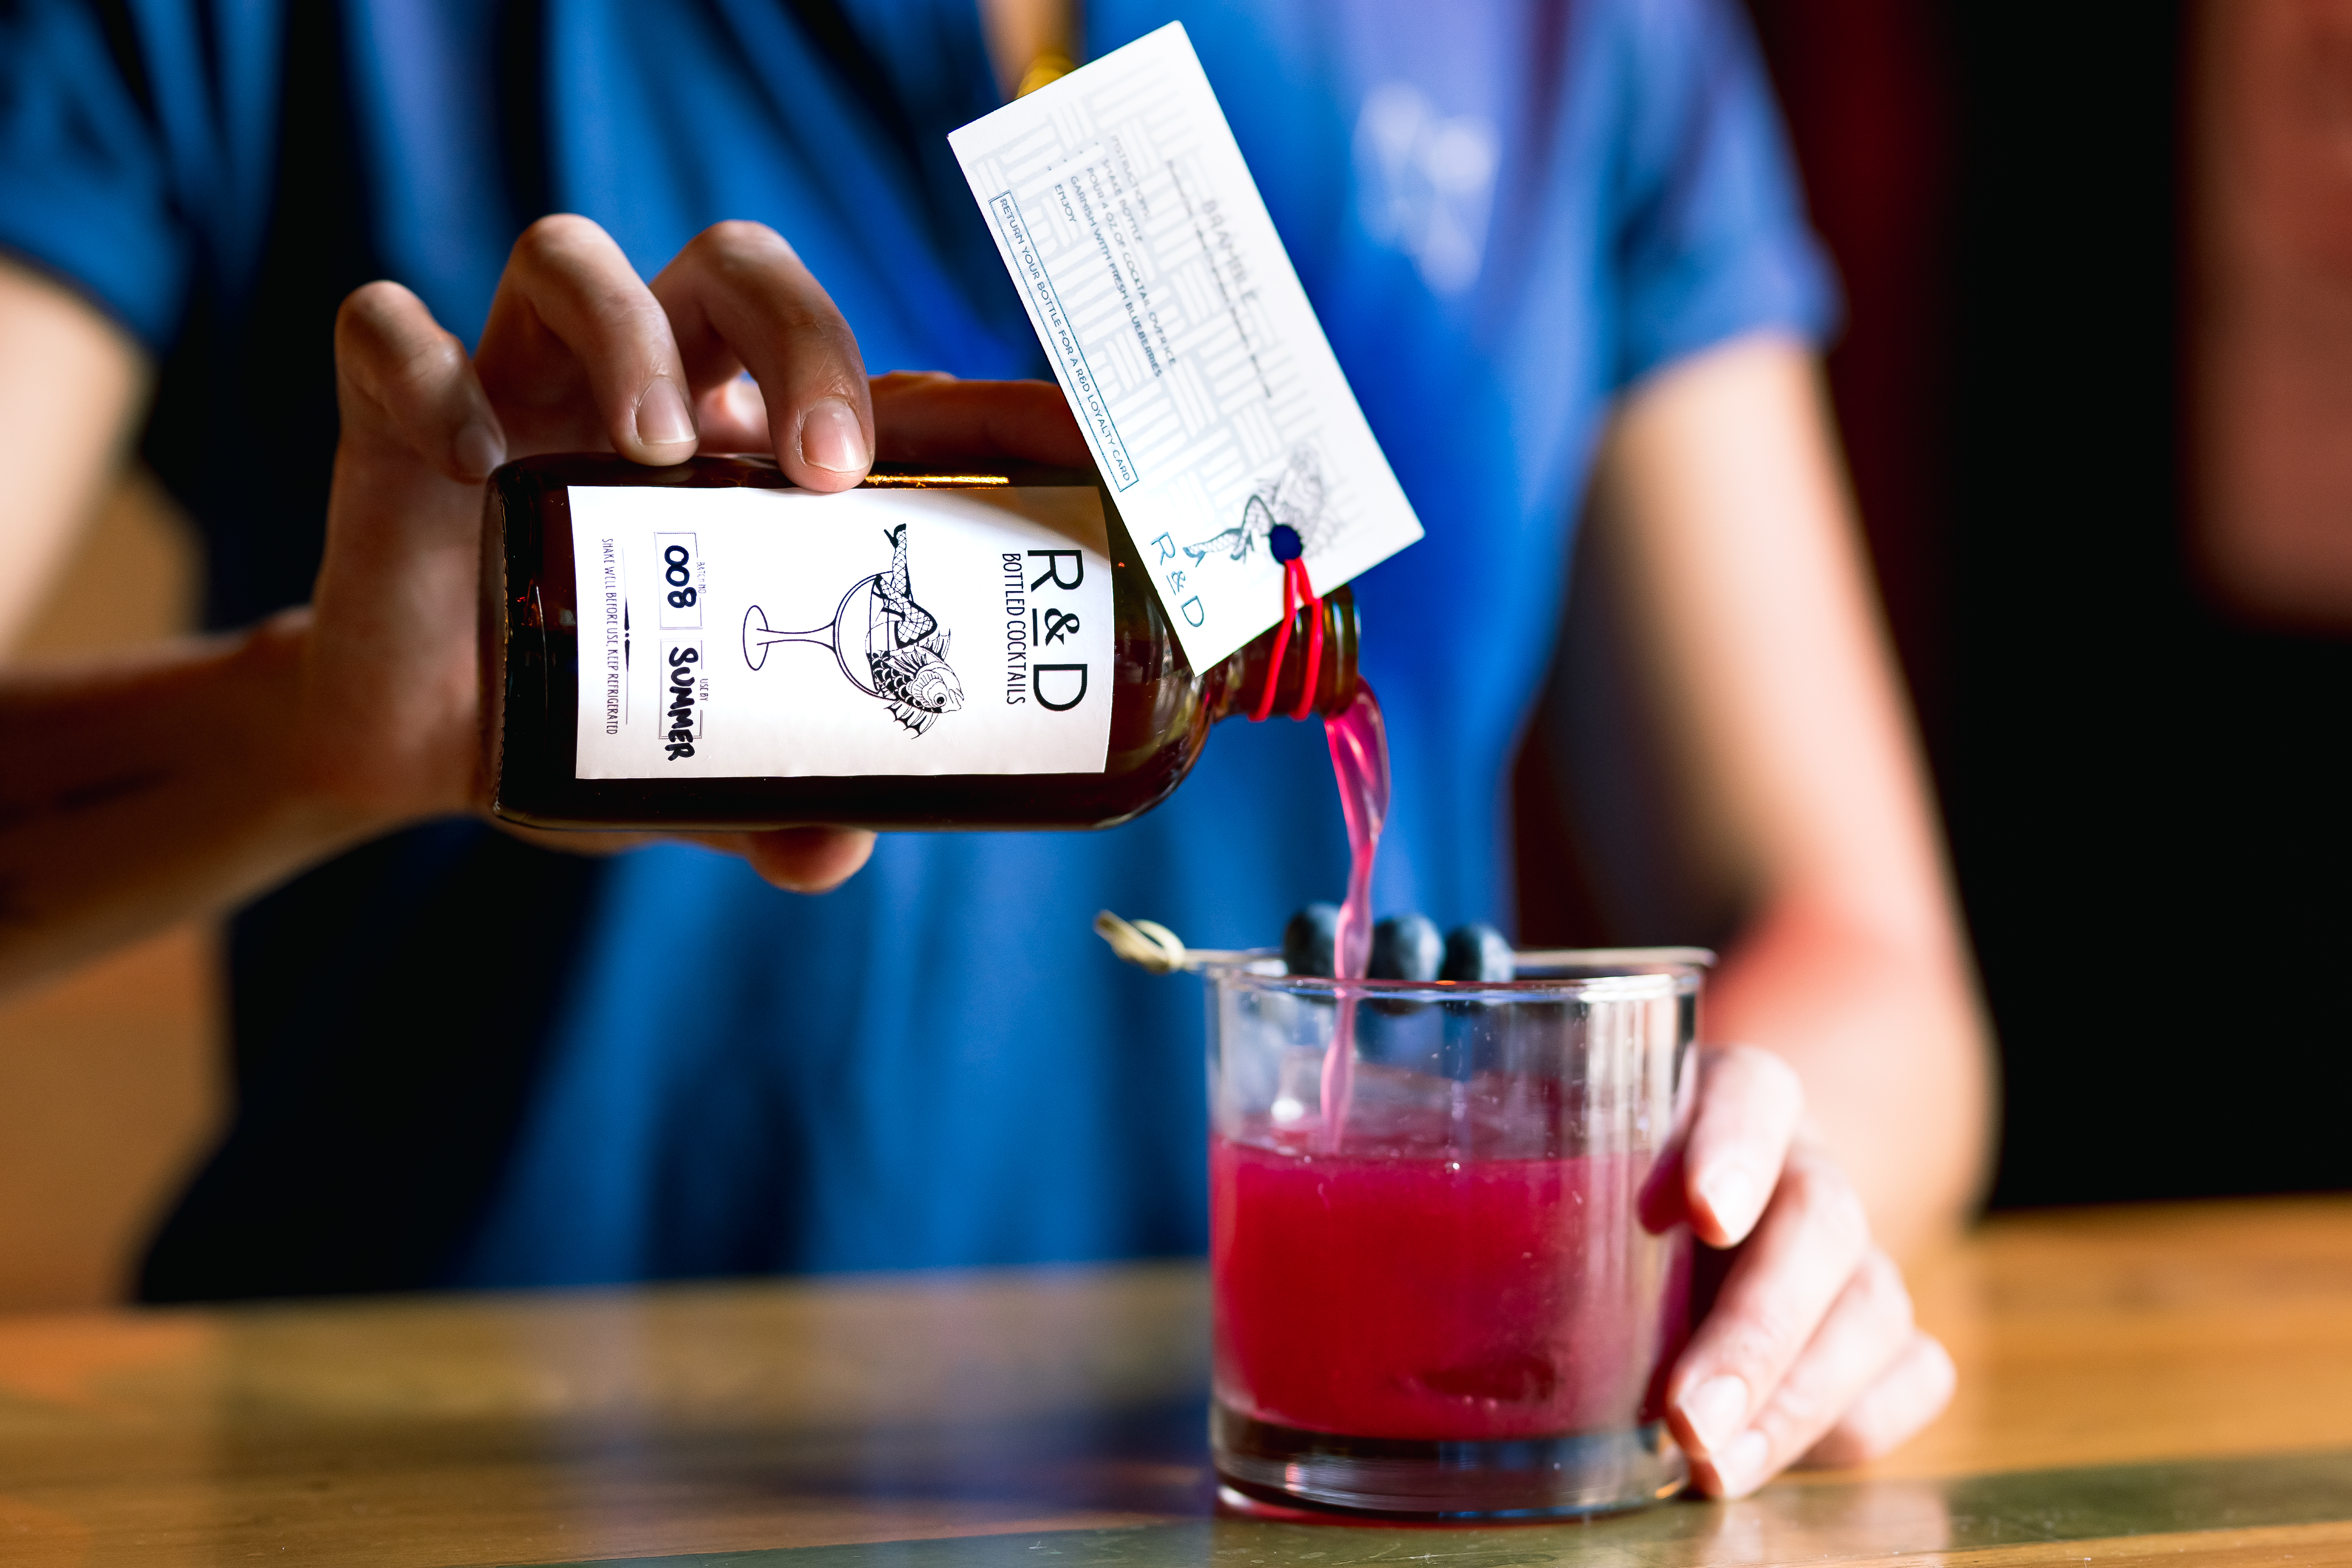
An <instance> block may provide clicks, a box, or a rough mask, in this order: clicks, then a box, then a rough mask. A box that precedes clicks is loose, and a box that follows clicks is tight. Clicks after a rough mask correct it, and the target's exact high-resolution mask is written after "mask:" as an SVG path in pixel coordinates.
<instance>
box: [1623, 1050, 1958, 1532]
mask: <svg viewBox="0 0 2352 1568" xmlns="http://www.w3.org/2000/svg"><path fill="white" fill-rule="evenodd" d="M1803 1110H1804V1091H1803V1090H1802V1089H1801V1088H1800V1087H1799V1084H1798V1081H1797V1075H1796V1073H1795V1072H1794V1071H1793V1070H1791V1069H1790V1068H1789V1066H1788V1065H1787V1064H1786V1063H1784V1062H1782V1061H1781V1060H1780V1058H1778V1057H1776V1056H1774V1055H1772V1054H1771V1053H1770V1052H1769V1051H1765V1050H1761V1049H1759V1048H1758V1047H1753V1046H1732V1047H1722V1048H1717V1049H1709V1050H1705V1051H1702V1052H1701V1053H1700V1059H1699V1084H1698V1100H1697V1105H1696V1110H1695V1111H1694V1114H1693V1116H1692V1119H1691V1125H1690V1129H1689V1132H1688V1134H1687V1136H1686V1137H1685V1141H1684V1143H1683V1148H1682V1152H1681V1161H1682V1167H1681V1173H1680V1174H1681V1182H1680V1192H1679V1195H1680V1197H1681V1200H1682V1207H1683V1215H1684V1216H1685V1217H1687V1218H1688V1220H1689V1222H1690V1226H1691V1231H1692V1234H1693V1235H1694V1236H1696V1237H1697V1238H1698V1240H1699V1241H1700V1242H1702V1243H1703V1244H1705V1245H1706V1246H1708V1247H1717V1248H1725V1249H1730V1250H1731V1253H1732V1256H1731V1257H1730V1258H1729V1260H1728V1267H1727V1270H1726V1271H1725V1272H1724V1274H1723V1282H1722V1288H1721V1289H1720V1290H1719V1291H1718V1292H1717V1295H1716V1298H1715V1303H1714V1306H1713V1308H1712V1310H1709V1311H1708V1313H1707V1315H1706V1319H1705V1320H1704V1321H1702V1322H1700V1323H1699V1325H1698V1327H1697V1329H1696V1331H1695V1332H1694V1333H1693V1335H1692V1336H1691V1342H1690V1343H1689V1345H1688V1346H1687V1347H1685V1350H1684V1352H1683V1354H1682V1359H1681V1360H1680V1361H1679V1362H1677V1363H1675V1370H1674V1374H1673V1376H1672V1377H1671V1378H1670V1379H1669V1381H1668V1384H1667V1405H1668V1410H1667V1419H1668V1420H1669V1422H1670V1423H1671V1424H1672V1426H1673V1427H1674V1432H1675V1438H1676V1440H1677V1441H1679V1442H1680V1443H1681V1444H1682V1445H1683V1447H1684V1448H1685V1450H1687V1451H1688V1453H1689V1454H1690V1456H1691V1462H1692V1469H1693V1479H1694V1480H1695V1482H1696V1485H1697V1487H1698V1489H1700V1490H1701V1491H1703V1492H1706V1494H1707V1495H1709V1496H1712V1497H1740V1496H1743V1495H1745V1494H1746V1493H1748V1492H1751V1491H1753V1490H1755V1489H1757V1488H1758V1487H1759V1486H1761V1485H1763V1484H1764V1482H1765V1481H1767V1480H1769V1479H1771V1478H1772V1477H1773V1476H1775V1475H1777V1474H1779V1473H1780V1471H1781V1470H1783V1469H1785V1468H1788V1467H1789V1466H1790V1465H1792V1464H1797V1463H1811V1464H1817V1465H1850V1464H1858V1463H1860V1462H1861V1461H1863V1460H1864V1459H1867V1458H1873V1457H1874V1456H1876V1455H1879V1454H1883V1453H1885V1452H1886V1451H1887V1450H1888V1449H1890V1448H1892V1447H1895V1445H1896V1444H1898V1443H1901V1442H1902V1441H1903V1440H1904V1439H1906V1437H1909V1436H1911V1435H1912V1434H1913V1433H1915V1432H1916V1431H1918V1430H1919V1428H1920V1427H1922V1426H1926V1425H1927V1423H1928V1422H1929V1421H1931V1420H1933V1419H1934V1418H1935V1417H1936V1415H1937V1414H1938V1413H1939V1412H1941V1411H1942V1410H1943V1408H1944V1405H1946V1403H1947V1402H1948V1401H1949V1400H1950V1398H1951V1395H1952V1385H1953V1371H1952V1361H1951V1357H1950V1356H1948V1355H1947V1354H1946V1353H1945V1352H1944V1347H1943V1346H1942V1345H1940V1344H1938V1343H1937V1342H1936V1341H1935V1340H1934V1339H1933V1338H1931V1337H1930V1336H1928V1335H1927V1334H1926V1333H1924V1332H1922V1331H1920V1330H1919V1329H1917V1328H1916V1327H1915V1326H1914V1325H1913V1323H1912V1321H1911V1297H1910V1294H1909V1292H1908V1291H1906V1289H1904V1285H1903V1276H1902V1273H1901V1271H1900V1270H1899V1269H1897V1268H1895V1263H1894V1261H1893V1260H1892V1259H1891V1258H1888V1257H1887V1256H1886V1255H1885V1253H1884V1252H1881V1251H1879V1250H1878V1249H1877V1248H1876V1247H1874V1246H1872V1245H1871V1240H1870V1226H1869V1222H1868V1221H1867V1220H1866V1219H1865V1218H1864V1215H1863V1207H1862V1200H1861V1198H1860V1197H1859V1196H1857V1195H1856V1194H1855V1192H1854V1190H1853V1185H1852V1184H1850V1183H1848V1182H1847V1180H1846V1178H1845V1175H1844V1173H1843V1172H1842V1171H1840V1170H1839V1169H1838V1167H1837V1166H1836V1165H1835V1164H1834V1163H1832V1162H1831V1161H1830V1159H1829V1158H1828V1157H1827V1156H1826V1155H1824V1154H1822V1152H1819V1151H1818V1150H1815V1149H1813V1148H1811V1147H1810V1146H1808V1145H1807V1143H1806V1142H1805V1141H1804V1139H1803V1137H1802V1135H1801V1123H1802V1117H1803Z"/></svg>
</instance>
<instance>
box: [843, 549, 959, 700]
mask: <svg viewBox="0 0 2352 1568" xmlns="http://www.w3.org/2000/svg"><path fill="white" fill-rule="evenodd" d="M885 537H886V538H887V539H888V540H889V541H890V570H889V571H887V572H886V573H884V574H882V575H881V576H879V577H877V579H875V583H874V608H873V612H872V614H871V616H869V618H868V621H867V630H866V664H867V666H868V668H871V669H872V670H873V672H874V688H875V690H876V692H877V694H878V695H879V696H880V697H881V699H882V700H884V701H885V702H887V703H888V704H889V705H890V716H891V717H892V718H894V719H896V720H898V722H899V723H901V724H903V725H905V726H906V727H907V728H908V730H909V731H913V732H914V733H915V734H918V735H920V734H923V733H925V732H926V731H929V729H930V727H931V726H932V725H933V724H935V723H937V722H939V717H940V714H942V713H952V712H954V711H956V710H958V709H960V708H961V707H962V706H963V683H962V682H961V681H960V680H958V679H956V672H955V670H954V669H953V668H950V666H949V664H948V639H949V637H950V633H949V632H948V630H947V629H946V628H945V627H943V626H940V622H939V617H938V616H934V615H932V614H931V613H930V611H929V610H927V609H925V608H923V606H922V605H919V604H917V603H916V602H915V586H914V582H913V580H912V578H911V577H910V575H909V574H908V570H907V525H906V524H905V523H903V522H902V523H900V524H899V525H898V527H896V528H894V529H892V530H891V531H889V532H888V533H887V535H885Z"/></svg>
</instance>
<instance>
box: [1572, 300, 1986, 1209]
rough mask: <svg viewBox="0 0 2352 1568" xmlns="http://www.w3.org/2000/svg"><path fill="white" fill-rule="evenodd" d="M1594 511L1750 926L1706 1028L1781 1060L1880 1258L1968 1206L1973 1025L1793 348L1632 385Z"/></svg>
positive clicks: (1699, 826)
mask: <svg viewBox="0 0 2352 1568" xmlns="http://www.w3.org/2000/svg"><path fill="white" fill-rule="evenodd" d="M1599 495H1600V500H1601V506H1602V510H1603V513H1604V515H1606V516H1608V517H1610V518H1611V519H1612V525H1613V526H1615V527H1616V528H1617V529H1618V530H1619V532H1618V533H1617V534H1616V535H1615V537H1616V539H1617V540H1618V542H1620V544H1621V546H1622V569H1623V571H1624V574H1625V580H1626V582H1627V584H1628V589H1627V591H1628V593H1629V595H1630V597H1631V602H1632V606H1633V611H1634V624H1635V626H1636V627H1637V636H1639V637H1641V639H1642V646H1643V650H1644V652H1645V653H1646V655H1647V656H1648V657H1647V668H1648V670H1649V672H1650V677H1649V679H1650V682H1651V685H1650V692H1651V694H1652V696H1653V698H1654V700H1655V701H1656V702H1657V703H1658V705H1659V710H1660V711H1661V713H1662V715H1663V716H1664V729H1665V731H1666V733H1667V737H1668V745H1669V748H1670V750H1671V751H1672V752H1673V754H1674V758H1675V771H1676V773H1677V776H1678V777H1680V778H1681V779H1683V780H1685V781H1686V783H1687V785H1688V792H1687V793H1688V795H1689V797H1690V800H1691V812H1690V816H1691V819H1692V831H1693V833H1694V834H1695V836H1696V840H1697V841H1698V842H1699V843H1700V844H1701V845H1703V846H1705V847H1706V850H1707V857H1706V858H1709V859H1711V860H1713V861H1715V862H1716V863H1717V875H1718V876H1719V877H1720V878H1721V879H1722V884H1723V886H1724V888H1725V889H1727V892H1728V893H1730V894H1731V895H1732V896H1734V897H1736V898H1738V900H1740V901H1741V903H1743V904H1744V905H1745V906H1746V908H1747V909H1748V910H1749V911H1750V918H1749V921H1748V926H1747V930H1746V932H1745V934H1744V936H1743V938H1742V940H1740V941H1739V942H1736V943H1734V944H1733V946H1732V948H1731V951H1730V952H1729V954H1728V957H1727V963H1725V965H1724V967H1723V970H1722V972H1721V973H1719V974H1718V975H1717V983H1716V984H1715V985H1714V986H1713V987H1712V997H1713V999H1712V1001H1711V1003H1710V1018H1709V1021H1708V1024H1707V1034H1708V1036H1709V1037H1710V1038H1712V1039H1714V1040H1717V1041H1735V1040H1746V1041H1751V1042H1753V1043H1755V1044H1758V1045H1760V1046H1764V1047H1768V1048H1769V1049H1771V1050H1773V1051H1775V1052H1777V1053H1778V1054H1779V1055H1780V1056H1781V1057H1782V1058H1784V1059H1786V1060H1787V1061H1788V1062H1789V1063H1790V1065H1791V1066H1792V1067H1794V1068H1797V1069H1798V1072H1799V1074H1800V1076H1801V1078H1802V1079H1804V1083H1805V1090H1806V1099H1807V1103H1808V1104H1809V1105H1810V1106H1811V1125H1812V1127H1813V1129H1814V1131H1815V1134H1816V1136H1818V1138H1819V1139H1820V1140H1821V1142H1823V1143H1824V1144H1826V1145H1827V1147H1828V1149H1829V1151H1830V1152H1832V1154H1833V1155H1834V1156H1835V1157H1836V1158H1837V1159H1838V1160H1839V1161H1840V1163H1843V1165H1844V1166H1845V1168H1846V1169H1847V1170H1848V1171H1849V1172H1850V1173H1851V1174H1852V1175H1853V1181H1854V1184H1855V1186H1856V1187H1857V1188H1859V1189H1860V1191H1861V1194H1862V1195H1863V1197H1864V1201H1865V1204H1866V1205H1867V1207H1868V1208H1869V1210H1870V1214H1871V1217H1872V1220H1873V1223H1874V1228H1875V1230H1876V1233H1877V1235H1878V1237H1879V1238H1880V1242H1881V1245H1883V1246H1885V1247H1886V1248H1887V1249H1888V1250H1889V1251H1892V1252H1897V1253H1900V1252H1903V1251H1906V1250H1909V1249H1913V1248H1916V1247H1918V1246H1920V1245H1922V1244H1924V1243H1927V1242H1928V1241H1930V1240H1932V1239H1933V1238H1934V1237H1935V1236H1936V1235H1937V1233H1938V1232H1940V1231H1942V1230H1945V1229H1948V1228H1949V1227H1950V1226H1951V1225H1953V1224H1954V1223H1955V1222H1956V1221H1958V1219H1959V1218H1961V1217H1962V1216H1964V1215H1966V1213H1967V1212H1968V1209H1969V1205H1971V1204H1972V1203H1973V1201H1974V1199H1975V1197H1976V1194H1977V1192H1978V1189H1979V1185H1980V1184H1981V1183H1982V1181H1983V1176H1984V1170H1985V1165H1986V1157H1987V1151H1988V1148H1989V1146H1990V1140H1991V1123H1992V1096H1991V1093H1990V1081H1991V1077H1992V1068H1991V1065H1990V1064H1991V1061H1992V1050H1991V1044H1990V1030H1989V1029H1988V1028H1987V1026H1986V1024H1985V1022H1984V1018H1983V1016H1982V1012H1981V1008H1980V1006H1979V1003H1978V1001H1977V997H1976V991H1975V983H1974V977H1973V974H1972V972H1971V969H1970V964H1969V957H1968V947H1967V939H1966V937H1965V935H1964V934H1963V932H1962V930H1961V925H1960V919H1959V914H1958V907H1957V900H1955V899H1954V898H1953V896H1952V892H1951V888H1950V879H1949V876H1948V872H1947V870H1946V868H1945V863H1944V858H1943V856H1942V854H1941V852H1940V848H1939V839H1940V833H1939V829H1938V826H1937V821H1936V812H1935V806H1934V803H1933V798H1932V795H1931V793H1930V790H1929V787H1928V784H1927V776H1926V767H1925V764H1924V762H1923V759H1922V758H1921V756H1920V754H1919V750H1918V746H1917V743H1916V740H1915V738H1914V737H1913V735H1912V732H1911V727H1910V723H1909V718H1908V714H1907V712H1906V707H1905V702H1904V698H1903V692H1902V688H1901V683H1900V680H1899V678H1898V677H1897V675H1896V672H1895V668H1894V662H1893V659H1892V658H1891V655H1890V650H1889V647H1888V645H1887V639H1886V637H1885V633H1884V631H1883V629H1882V628H1881V626H1880V625H1879V622H1878V616H1877V612H1876V607H1875V604H1874V596H1873V593H1872V588H1871V584H1870V579H1869V569H1868V564H1867V561H1866V559H1865V557H1864V554H1863V552H1862V549H1861V542H1860V537H1859V529H1858V527H1857V525H1856V523H1855V521H1854V520H1853V516H1852V512H1851V508H1850V503H1849V501H1848V500H1847V498H1846V494H1845V488H1844V484H1843V479H1842V478H1841V475H1840V468H1839V461H1838V458H1837V453H1836V444H1835V440H1834V437H1833V436H1832V432H1831V429H1830V426H1829V421H1828V417H1827V409H1826V406H1825V403H1824V400H1823V398H1822V392H1821V388H1820V385H1819V382H1818V379H1817V376H1816V374H1815V372H1814V370H1813V367H1812V365H1811V361H1810V359H1809V358H1808V357H1807V356H1806V355H1805V353H1803V352H1802V351H1801V349H1800V348H1799V347H1798V346H1796V345H1793V344H1790V343H1787V342H1775V341H1773V340H1771V339H1769V338H1759V339H1751V340H1748V341H1746V342H1736V343H1732V344H1728V345H1726V346H1725V347H1723V348H1721V349H1718V350H1716V351H1712V352H1710V353H1707V354H1705V355H1701V356H1698V357H1697V358H1696V359H1694V360H1692V361H1689V362H1686V363H1684V364H1682V365H1679V366H1676V367H1675V368H1674V369H1672V370H1670V371H1668V372H1666V373H1664V374H1661V375H1659V376H1658V377H1656V378H1654V380H1653V381H1652V382H1650V383H1649V384H1645V385H1644V386H1643V388H1642V389H1640V390H1639V391H1637V392H1636V393H1635V394H1634V395H1633V396H1632V397H1631V398H1630V399H1629V401H1628V405H1627V407H1626V410H1625V413H1624V415H1623V416H1622V418H1621V420H1620V422H1619V424H1618V426H1617V428H1616V429H1615V431H1614V432H1613V434H1612V441H1611V443H1610V446H1609V447H1608V448H1607V449H1606V451H1605V453H1604V460H1603V467H1602V470H1601V483H1600V486H1599Z"/></svg>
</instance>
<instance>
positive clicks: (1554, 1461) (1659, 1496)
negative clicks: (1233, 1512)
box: [1209, 1403, 1690, 1520]
mask: <svg viewBox="0 0 2352 1568" xmlns="http://www.w3.org/2000/svg"><path fill="white" fill-rule="evenodd" d="M1209 1446H1210V1449H1211V1452H1212V1455H1213V1458H1214V1460H1215V1464H1216V1469H1217V1475H1218V1478H1219V1479H1221V1480H1222V1481H1223V1483H1224V1484H1225V1485H1226V1486H1227V1487H1229V1488H1231V1489H1233V1490H1234V1491H1235V1492H1237V1493H1239V1494H1241V1495H1242V1496H1244V1497H1246V1498H1254V1499H1257V1500H1261V1501H1265V1502H1270V1503H1276V1504H1288V1505H1291V1506H1297V1505H1300V1504H1306V1505H1309V1506H1312V1507H1315V1508H1318V1509H1325V1510H1338V1511H1341V1512H1346V1513H1355V1514H1377V1515H1380V1516H1381V1517H1383V1518H1387V1519H1418V1520H1472V1519H1560V1518H1573V1517H1576V1516H1578V1515H1580V1514H1592V1513H1610V1512H1615V1511H1618V1510H1624V1509H1631V1508H1640V1507H1643V1506H1644V1505H1646V1504H1649V1503H1654V1502H1658V1501H1661V1500H1664V1499H1666V1498H1669V1497H1672V1496H1674V1495H1675V1493H1676V1492H1678V1491H1680V1490H1682V1489H1683V1487H1684V1485H1685V1483H1686V1482H1687V1481H1688V1480H1689V1479H1690V1464H1689V1461H1688V1460H1687V1459H1686V1458H1685V1457H1684V1455H1683V1451H1682V1449H1681V1448H1680V1447H1678V1446H1677V1445H1676V1444H1675V1440H1674V1438H1673V1437H1672V1436H1668V1435H1667V1432H1666V1429H1665V1424H1664V1422H1659V1421H1652V1422H1648V1423H1645V1424H1643V1425H1642V1426H1633V1427H1628V1428H1625V1429H1623V1430H1622V1431H1616V1432H1587V1433H1576V1434H1571V1435H1568V1436H1558V1437H1526V1438H1513V1439H1506V1440H1502V1441H1496V1442H1455V1441H1438V1440H1430V1439H1420V1438H1402V1437H1344V1436H1338V1435H1336V1434H1334V1433H1329V1432H1309V1431H1305V1430H1303V1429H1301V1428H1299V1427H1296V1426H1276V1425H1275V1424H1273V1423H1272V1422H1267V1421H1258V1420H1255V1419H1253V1418H1252V1417H1250V1416H1246V1415H1240V1414H1238V1413H1237V1412H1235V1411H1233V1410H1230V1409H1228V1408H1227V1407H1226V1406H1225V1405H1223V1404H1222V1403H1219V1404H1218V1405H1216V1406H1215V1407H1214V1409H1213V1411H1212V1412H1211V1414H1210V1417H1209Z"/></svg>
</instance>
